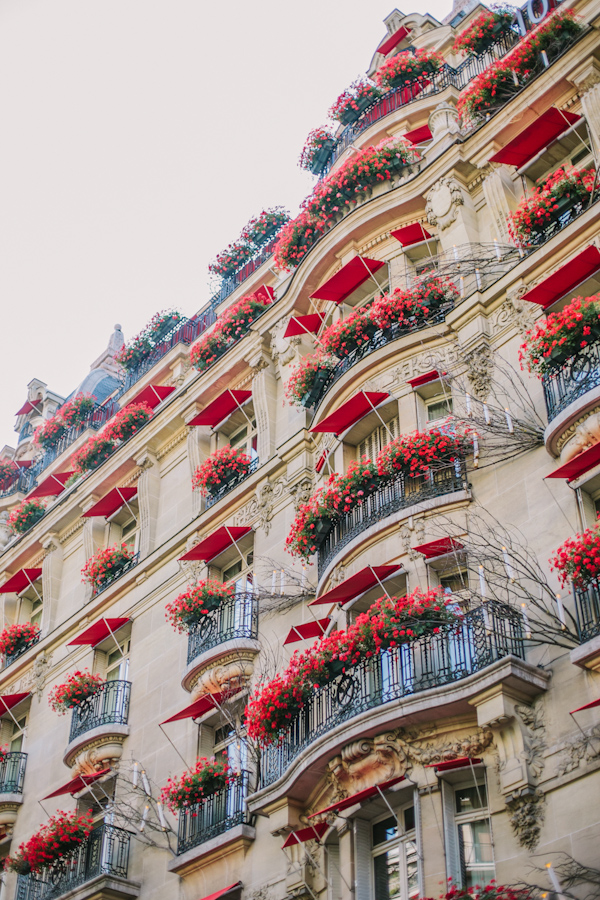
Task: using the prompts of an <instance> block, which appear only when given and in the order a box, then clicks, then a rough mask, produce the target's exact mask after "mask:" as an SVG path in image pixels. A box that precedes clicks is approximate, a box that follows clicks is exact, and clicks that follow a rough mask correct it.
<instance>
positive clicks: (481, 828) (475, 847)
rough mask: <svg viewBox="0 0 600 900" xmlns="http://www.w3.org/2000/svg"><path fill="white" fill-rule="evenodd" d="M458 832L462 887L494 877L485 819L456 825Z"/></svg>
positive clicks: (490, 840) (487, 824)
mask: <svg viewBox="0 0 600 900" xmlns="http://www.w3.org/2000/svg"><path fill="white" fill-rule="evenodd" d="M458 834H459V840H460V851H461V862H462V865H463V870H464V884H463V887H466V888H471V887H475V885H477V884H486V883H487V882H488V881H490V879H491V878H493V877H494V857H493V854H492V836H491V833H490V823H489V822H488V821H487V820H480V821H478V822H467V823H465V824H464V825H459V826H458Z"/></svg>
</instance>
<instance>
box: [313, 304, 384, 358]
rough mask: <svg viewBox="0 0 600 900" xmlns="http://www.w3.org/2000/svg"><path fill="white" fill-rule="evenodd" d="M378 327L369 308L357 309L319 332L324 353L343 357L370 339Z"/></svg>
mask: <svg viewBox="0 0 600 900" xmlns="http://www.w3.org/2000/svg"><path fill="white" fill-rule="evenodd" d="M378 327H379V326H378V324H377V320H376V319H375V317H374V315H373V313H372V310H371V309H370V308H368V309H357V310H356V311H355V312H352V313H350V315H349V316H347V317H346V318H345V319H343V320H340V321H338V322H334V324H333V325H330V326H329V327H328V328H326V329H325V330H324V331H323V333H322V334H321V338H320V344H321V346H322V348H323V350H324V351H325V353H332V354H334V355H335V356H338V357H340V358H343V357H344V356H348V355H349V354H350V353H352V352H354V350H358V349H359V347H362V345H363V344H366V343H367V342H368V341H370V340H371V338H372V337H374V335H375V333H376V332H377V330H378Z"/></svg>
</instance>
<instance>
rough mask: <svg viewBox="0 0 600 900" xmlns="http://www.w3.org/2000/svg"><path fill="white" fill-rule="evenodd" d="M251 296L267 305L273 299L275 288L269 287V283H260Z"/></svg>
mask: <svg viewBox="0 0 600 900" xmlns="http://www.w3.org/2000/svg"><path fill="white" fill-rule="evenodd" d="M251 296H252V297H254V299H255V300H258V301H259V302H260V303H264V305H265V306H268V304H269V303H272V302H273V300H274V299H275V288H273V287H271V285H269V284H261V286H260V287H259V288H257V289H256V290H255V291H254V293H253V294H252V295H251Z"/></svg>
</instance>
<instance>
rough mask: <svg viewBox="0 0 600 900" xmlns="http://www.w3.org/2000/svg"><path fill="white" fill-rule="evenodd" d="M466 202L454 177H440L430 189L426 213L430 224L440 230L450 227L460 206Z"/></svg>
mask: <svg viewBox="0 0 600 900" xmlns="http://www.w3.org/2000/svg"><path fill="white" fill-rule="evenodd" d="M464 202H465V198H464V195H463V191H462V188H461V186H460V185H459V183H458V182H457V181H456V180H455V179H454V178H440V179H439V181H437V182H436V183H435V184H434V186H433V187H432V188H431V190H430V191H429V194H428V195H427V203H426V206H425V213H426V215H427V221H428V222H429V224H430V225H437V227H438V228H439V229H440V231H444V230H445V229H446V228H449V227H450V225H452V223H453V222H454V221H455V220H456V217H457V216H458V207H459V206H462V205H463V204H464Z"/></svg>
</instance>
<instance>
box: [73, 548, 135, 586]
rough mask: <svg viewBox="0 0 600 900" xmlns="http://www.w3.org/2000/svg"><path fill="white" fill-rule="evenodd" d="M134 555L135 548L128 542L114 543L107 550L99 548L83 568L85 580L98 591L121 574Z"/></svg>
mask: <svg viewBox="0 0 600 900" xmlns="http://www.w3.org/2000/svg"><path fill="white" fill-rule="evenodd" d="M133 557H134V553H133V550H132V549H131V547H128V546H127V544H114V545H113V546H112V547H107V548H106V549H105V550H98V551H97V553H95V554H94V556H92V557H90V559H88V561H87V562H86V564H85V566H84V567H83V569H82V570H81V574H82V575H83V581H85V582H87V583H88V584H91V585H92V587H93V588H94V590H95V591H96V592H97V591H99V590H100V589H101V588H103V587H104V586H105V585H106V584H108V583H109V582H110V581H113V579H115V578H117V577H118V576H119V575H121V574H122V572H123V570H124V569H125V568H126V567H127V566H128V565H129V564H130V563H131V561H132V560H133Z"/></svg>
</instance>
